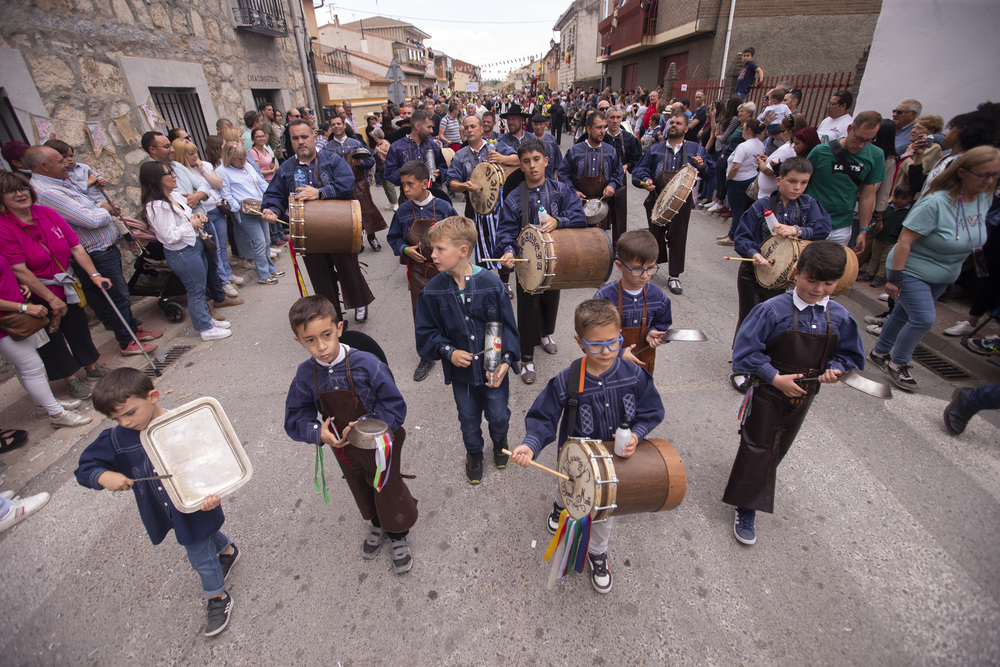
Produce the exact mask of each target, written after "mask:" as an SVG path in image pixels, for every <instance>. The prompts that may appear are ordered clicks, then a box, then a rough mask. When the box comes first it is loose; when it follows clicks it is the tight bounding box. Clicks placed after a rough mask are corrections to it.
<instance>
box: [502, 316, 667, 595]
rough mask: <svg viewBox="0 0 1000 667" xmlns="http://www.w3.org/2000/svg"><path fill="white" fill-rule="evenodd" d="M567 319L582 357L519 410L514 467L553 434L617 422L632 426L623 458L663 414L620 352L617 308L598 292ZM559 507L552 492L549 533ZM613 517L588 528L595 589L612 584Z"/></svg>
mask: <svg viewBox="0 0 1000 667" xmlns="http://www.w3.org/2000/svg"><path fill="white" fill-rule="evenodd" d="M573 324H574V326H575V328H576V336H575V338H576V342H577V345H579V346H580V349H581V350H583V352H584V357H583V359H579V360H577V361H574V362H573V364H572V365H571V366H570V367H569V368H567V369H566V370H563V371H561V372H560V373H559V374H558V375H556V376H555V377H554V378H552V379H551V380H549V382H548V384H547V385H546V386H545V389H543V390H542V393H540V394H539V395H538V397H537V398H536V399H535V402H534V403H533V404H532V406H531V409H529V410H528V414H527V415H525V418H524V427H525V436H524V440H522V442H521V444H520V445H518V446H517V447H516V448H515V449H514V451H513V452H512V456H511V458H512V459H513V461H514V462H515V463H517V464H518V465H520V466H523V467H527V466H528V465H529V464H530V462H531V460H532V459H534V458H537V457H538V454H539V453H540V452H541V451H542V449H543V448H544V447H545V445H547V444H548V443H549V442H552V440H555V439H556V438H557V436H558V441H557V442H558V443H559V446H560V447H561V446H562V443H564V442H565V441H566V439H567V438H569V437H579V438H589V439H594V440H602V441H605V442H607V441H612V440H614V438H615V431H616V430H617V429H618V427H619V426H620V425H621V424H623V423H625V424H628V426H629V429H630V430H631V431H632V438H631V439H630V440H629V443H628V445H627V446H626V447H625V458H628V457H629V456H631V455H632V454H633V452H635V448H636V446H637V445H638V444H639V442H640V441H641V440H643V439H645V438H646V436H647V435H649V433H650V432H651V431H652V430H653V429H654V428H656V426H657V425H658V424H659V423H660V422H661V421H663V402H662V401H661V400H660V394H659V392H657V390H656V387H655V386H654V385H653V378H652V377H651V376H650V375H649V374H648V373H646V372H644V371H643V370H642V369H641V368H639V367H638V366H636V365H635V364H633V363H630V362H628V361H625V360H624V359H622V358H621V355H620V352H621V350H622V344H623V341H624V339H623V337H622V334H621V319H620V318H619V316H618V311H617V310H615V307H614V306H613V305H612V304H611V303H610V302H608V301H605V300H604V299H589V300H587V301H584V302H583V303H581V304H580V305H579V306H577V308H576V314H575V317H574V322H573ZM571 378H572V380H573V381H575V382H571ZM571 391H572V394H573V397H575V398H576V407H575V413H574V409H573V408H572V407H571V405H570V398H571ZM570 413H574V414H575V418H574V419H573V423H572V424H570V423H567V422H568V421H569V415H570ZM563 511H564V509H563V507H562V506H561V505H560V504H559V502H558V497H557V501H556V502H555V503H553V506H552V512H551V513H550V514H549V516H548V518H547V519H546V527H547V528H548V529H549V532H550V533H552V534H555V532H556V530H557V528H558V526H559V517H560V515H561V514H562V512H563ZM613 521H614V518H613V517H612V518H609V519H607V521H604V522H601V523H594V524H592V525H591V528H590V544H589V547H588V554H587V555H588V560H589V561H590V569H591V582H592V583H593V586H594V590H596V591H597V592H598V593H607V592H609V591H610V590H611V583H612V580H611V572H610V570H608V554H607V551H608V540H609V538H610V537H611V525H612V523H613Z"/></svg>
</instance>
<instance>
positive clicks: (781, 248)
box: [753, 236, 858, 296]
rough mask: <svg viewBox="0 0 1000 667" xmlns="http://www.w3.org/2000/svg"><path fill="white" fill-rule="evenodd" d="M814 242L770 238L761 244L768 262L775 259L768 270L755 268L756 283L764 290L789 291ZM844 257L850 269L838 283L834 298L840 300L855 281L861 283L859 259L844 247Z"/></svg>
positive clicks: (845, 269) (755, 266) (790, 238)
mask: <svg viewBox="0 0 1000 667" xmlns="http://www.w3.org/2000/svg"><path fill="white" fill-rule="evenodd" d="M810 243H812V241H803V240H802V239H798V238H793V237H785V236H768V237H767V238H766V239H764V242H763V243H761V244H760V254H761V255H763V256H764V258H765V259H773V260H774V263H773V264H770V265H768V266H757V265H754V267H753V272H754V276H755V277H756V278H757V283H758V284H759V285H760V286H761V287H763V288H765V289H775V290H776V289H786V288H788V287H791V286H792V285H793V284H794V283H795V278H794V275H795V272H794V269H795V265H796V264H798V262H799V255H801V254H802V249H803V248H805V247H806V246H807V245H809V244H810ZM844 254H845V255H846V257H847V265H846V266H845V267H844V275H843V276H841V277H840V280H839V281H837V287H836V288H835V289H834V290H833V296H840V295H841V294H843V293H844V292H846V291H847V290H849V289H851V287H853V286H854V281H856V280H857V279H858V256H857V255H856V254H855V253H854V250H852V249H851V248H848V247H847V246H844Z"/></svg>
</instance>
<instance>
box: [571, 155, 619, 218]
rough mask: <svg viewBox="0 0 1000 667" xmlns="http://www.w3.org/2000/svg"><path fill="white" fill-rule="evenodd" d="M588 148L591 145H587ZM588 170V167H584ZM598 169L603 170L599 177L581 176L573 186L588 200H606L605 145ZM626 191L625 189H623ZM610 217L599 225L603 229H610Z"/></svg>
mask: <svg viewBox="0 0 1000 667" xmlns="http://www.w3.org/2000/svg"><path fill="white" fill-rule="evenodd" d="M587 146H588V148H589V147H590V145H589V144H588V145H587ZM584 169H586V165H584ZM598 169H600V170H602V171H601V173H599V174H598V175H597V176H580V177H579V178H577V179H576V183H574V184H573V187H575V188H576V189H577V190H579V191H580V192H582V193H583V195H584V196H585V197H586V198H587V199H603V198H604V188H606V187H607V186H608V179H606V178H605V177H604V172H603V169H604V143H603V142H602V143H601V159H600V161H599V162H598ZM622 189H624V188H622ZM609 217H610V216H605V218H604V219H603V220H601V221H600V222H599V223H598V226H599V227H600V228H601V229H607V228H608V218H609Z"/></svg>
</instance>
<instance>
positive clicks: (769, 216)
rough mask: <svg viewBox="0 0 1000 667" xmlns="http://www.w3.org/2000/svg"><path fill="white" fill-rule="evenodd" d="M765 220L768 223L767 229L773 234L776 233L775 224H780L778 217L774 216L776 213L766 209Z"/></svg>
mask: <svg viewBox="0 0 1000 667" xmlns="http://www.w3.org/2000/svg"><path fill="white" fill-rule="evenodd" d="M764 222H766V223H767V231H768V232H769V233H771V234H773V233H774V226H775V225H776V224H778V219H777V218H776V217H774V213H773V212H771V211H770V210H766V211H764Z"/></svg>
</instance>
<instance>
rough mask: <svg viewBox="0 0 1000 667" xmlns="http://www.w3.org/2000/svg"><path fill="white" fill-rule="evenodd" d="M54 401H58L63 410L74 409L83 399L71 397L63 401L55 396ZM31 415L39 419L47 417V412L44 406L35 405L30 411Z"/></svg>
mask: <svg viewBox="0 0 1000 667" xmlns="http://www.w3.org/2000/svg"><path fill="white" fill-rule="evenodd" d="M56 403H58V404H59V405H60V406H61V407H62V408H63V409H64V410H75V409H77V408H78V407H80V405H82V404H83V401H81V400H80V399H78V398H71V399H70V400H68V401H64V400H62V399H61V398H57V399H56ZM31 416H32V417H34V418H35V419H41V418H42V417H48V416H49V413H48V412H46V411H45V408H43V407H41V406H35V409H34V411H32V413H31Z"/></svg>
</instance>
